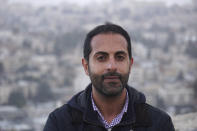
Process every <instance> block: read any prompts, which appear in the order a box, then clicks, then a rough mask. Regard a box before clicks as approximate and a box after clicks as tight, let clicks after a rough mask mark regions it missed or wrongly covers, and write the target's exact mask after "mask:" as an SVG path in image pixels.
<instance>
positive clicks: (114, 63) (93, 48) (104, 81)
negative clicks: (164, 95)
mask: <svg viewBox="0 0 197 131" xmlns="http://www.w3.org/2000/svg"><path fill="white" fill-rule="evenodd" d="M83 53H84V58H83V59H82V65H83V67H84V70H85V73H86V74H87V75H88V76H89V77H90V80H91V84H90V85H88V86H87V88H86V89H85V90H84V91H82V92H79V93H78V94H76V95H75V96H74V97H73V98H72V99H71V100H70V101H69V102H68V103H67V104H65V105H63V106H62V107H60V108H58V109H56V110H55V111H53V112H52V113H51V114H50V115H49V118H48V120H47V123H46V125H45V127H44V131H174V127H173V124H172V121H171V118H170V117H169V116H168V115H167V114H166V113H165V112H163V111H161V110H159V109H157V108H155V107H152V106H150V105H149V104H147V103H146V102H145V96H144V95H143V94H142V93H140V92H138V91H137V90H135V89H134V88H132V87H130V86H128V85H127V82H128V79H129V74H130V70H131V67H132V64H133V58H132V53H131V42H130V37H129V35H128V33H127V32H126V31H125V30H124V29H123V28H122V27H120V26H118V25H114V24H109V23H108V24H105V25H100V26H97V27H96V28H94V29H93V30H92V31H90V32H89V33H88V34H87V36H86V39H85V42H84V49H83ZM79 82H80V81H79Z"/></svg>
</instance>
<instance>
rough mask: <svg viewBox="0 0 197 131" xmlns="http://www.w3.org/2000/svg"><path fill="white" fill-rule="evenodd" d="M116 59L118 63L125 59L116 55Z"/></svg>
mask: <svg viewBox="0 0 197 131" xmlns="http://www.w3.org/2000/svg"><path fill="white" fill-rule="evenodd" d="M116 59H117V60H118V61H123V60H124V59H125V57H124V56H122V55H118V56H116Z"/></svg>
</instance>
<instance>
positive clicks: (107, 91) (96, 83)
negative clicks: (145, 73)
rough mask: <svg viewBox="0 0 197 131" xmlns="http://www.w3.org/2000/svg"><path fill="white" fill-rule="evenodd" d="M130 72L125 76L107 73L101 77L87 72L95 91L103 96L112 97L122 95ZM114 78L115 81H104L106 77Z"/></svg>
mask: <svg viewBox="0 0 197 131" xmlns="http://www.w3.org/2000/svg"><path fill="white" fill-rule="evenodd" d="M129 74H130V72H129V71H128V73H126V74H120V73H117V72H107V73H105V74H102V75H98V74H95V73H93V72H91V70H89V76H90V80H91V82H92V85H93V87H94V88H95V90H96V91H97V92H98V93H99V94H101V95H103V96H105V97H114V96H118V95H120V94H121V93H122V91H123V89H124V88H125V87H126V85H127V82H128V79H129ZM111 76H112V77H116V78H117V79H116V80H114V81H113V80H109V81H108V80H106V78H107V77H111Z"/></svg>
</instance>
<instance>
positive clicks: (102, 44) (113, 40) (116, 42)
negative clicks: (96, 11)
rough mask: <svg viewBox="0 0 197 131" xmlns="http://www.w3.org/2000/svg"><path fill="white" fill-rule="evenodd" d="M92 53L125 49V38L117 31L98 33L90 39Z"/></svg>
mask: <svg viewBox="0 0 197 131" xmlns="http://www.w3.org/2000/svg"><path fill="white" fill-rule="evenodd" d="M91 47H92V53H95V52H98V51H105V52H116V51H125V52H127V53H128V51H127V41H126V39H125V38H124V37H123V36H122V35H120V34H117V33H105V34H98V35H96V36H94V37H93V39H92V41H91Z"/></svg>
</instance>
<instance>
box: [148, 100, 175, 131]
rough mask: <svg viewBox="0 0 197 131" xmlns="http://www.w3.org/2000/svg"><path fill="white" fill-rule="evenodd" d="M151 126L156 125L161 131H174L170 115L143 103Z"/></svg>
mask: <svg viewBox="0 0 197 131" xmlns="http://www.w3.org/2000/svg"><path fill="white" fill-rule="evenodd" d="M145 106H146V109H147V113H148V115H149V118H150V119H151V122H152V126H157V127H158V128H159V129H160V130H161V131H174V130H175V129H174V126H173V123H172V120H171V117H170V116H169V115H168V114H167V113H166V112H164V111H162V110H161V109H159V108H156V107H153V106H151V105H149V104H147V103H146V104H145Z"/></svg>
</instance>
